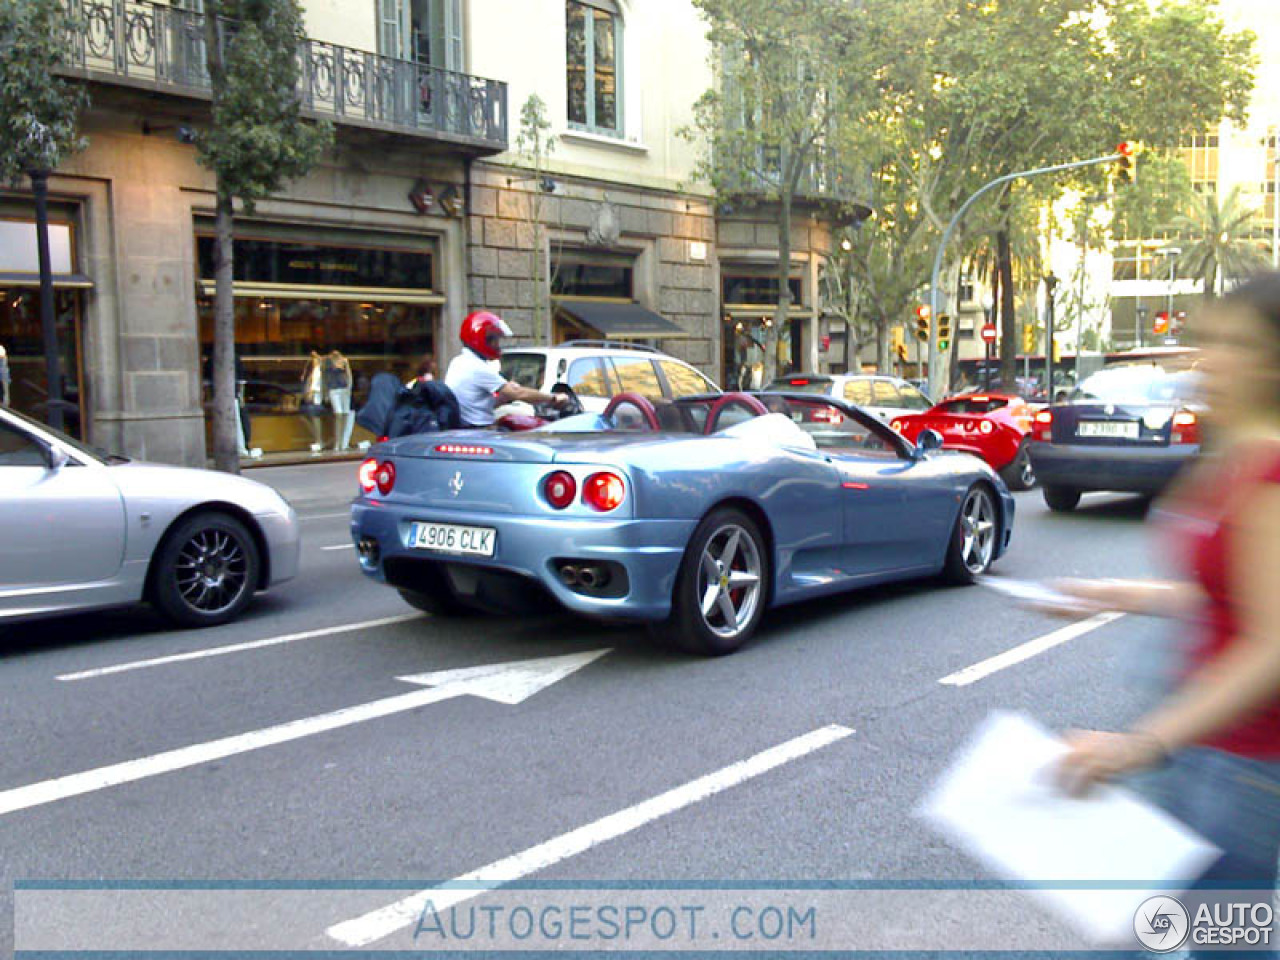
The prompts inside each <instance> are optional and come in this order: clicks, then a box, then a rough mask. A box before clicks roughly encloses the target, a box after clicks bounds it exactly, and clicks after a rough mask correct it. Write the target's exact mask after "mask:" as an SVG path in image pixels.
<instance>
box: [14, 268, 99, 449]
mask: <svg viewBox="0 0 1280 960" xmlns="http://www.w3.org/2000/svg"><path fill="white" fill-rule="evenodd" d="M80 302H81V295H80V294H79V293H78V292H77V291H74V290H56V291H55V292H54V316H55V326H56V330H57V335H58V350H59V354H60V357H59V359H60V365H61V368H62V395H63V399H64V400H65V401H66V403H67V404H68V405H67V406H66V407H65V408H64V410H63V418H64V423H63V429H64V430H65V431H66V432H67V433H68V434H70V435H71V436H73V437H76V438H83V436H84V433H83V423H82V417H81V411H82V409H83V407H82V399H83V398H82V396H81V390H80V383H81V379H80V323H79V320H80ZM0 353H2V354H3V359H0V403H3V404H4V405H5V406H7V407H12V408H13V409H14V410H17V411H19V412H20V413H25V414H27V415H28V416H30V417H33V418H35V419H36V420H41V421H43V420H44V419H45V417H46V414H47V412H48V404H47V400H48V381H47V378H46V375H45V362H44V341H43V339H42V331H41V327H40V291H39V290H37V289H33V288H30V287H12V288H8V289H6V288H0Z"/></svg>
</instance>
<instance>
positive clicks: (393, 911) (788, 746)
mask: <svg viewBox="0 0 1280 960" xmlns="http://www.w3.org/2000/svg"><path fill="white" fill-rule="evenodd" d="M852 733H853V730H852V729H850V728H849V727H842V726H839V725H835V724H833V725H831V726H826V727H820V728H819V729H817V730H813V731H811V732H810V733H806V734H804V735H803V736H800V737H796V738H795V739H794V740H788V741H787V742H786V743H781V744H779V745H778V746H776V747H770V748H769V749H768V750H765V751H763V752H761V753H757V754H756V755H755V756H753V757H748V758H747V759H746V760H739V761H738V762H737V763H734V764H731V765H730V766H727V767H725V768H723V769H721V770H717V771H716V772H715V773H709V774H707V775H706V776H703V777H699V778H698V779H697V780H692V781H690V782H689V783H686V784H684V785H682V786H679V787H675V788H674V789H672V790H668V791H667V792H666V793H662V794H659V795H658V796H656V797H652V798H650V799H648V800H645V801H643V802H641V803H638V804H636V805H635V806H632V807H627V808H626V809H624V810H619V811H618V812H617V813H611V814H609V815H608V816H606V817H602V818H600V819H599V820H596V821H594V822H592V823H588V824H586V825H585V826H582V827H578V828H577V829H576V830H571V831H569V832H568V833H565V834H561V835H560V836H558V837H555V838H553V839H551V840H547V841H546V842H544V843H540V844H538V845H537V846H534V847H530V848H529V849H528V850H524V851H522V852H520V853H517V854H514V855H512V856H510V857H506V858H505V859H502V860H498V861H495V862H494V863H491V864H489V865H488V866H484V867H481V868H480V869H478V870H475V871H472V872H471V873H468V874H464V875H463V876H461V877H457V878H455V879H453V880H451V881H449V883H447V884H445V885H444V886H443V887H439V888H434V889H431V890H421V891H419V892H418V893H415V894H412V895H410V896H408V897H405V898H404V899H402V900H398V901H396V902H395V903H392V904H390V905H389V906H386V907H382V908H381V909H378V910H373V911H371V912H369V913H366V914H364V915H362V916H359V917H356V918H355V919H353V920H345V921H343V922H341V923H336V924H334V925H333V926H331V927H329V929H328V930H326V931H325V933H327V934H328V935H329V936H330V937H331V938H333V939H334V940H337V941H339V942H340V943H344V944H347V945H348V946H352V947H363V946H366V945H368V944H370V943H374V942H375V941H378V940H381V939H383V938H384V937H387V936H389V935H391V934H393V933H395V932H396V931H397V930H399V929H401V928H403V927H407V926H408V925H409V924H411V923H413V922H414V921H416V920H417V919H418V917H419V916H420V915H421V914H422V909H423V907H424V906H425V905H426V902H427V901H428V900H430V901H432V903H433V904H434V906H435V908H436V909H437V910H444V909H446V908H448V907H451V906H453V905H454V904H457V903H461V902H463V901H465V900H470V899H471V898H473V897H478V896H480V895H482V894H483V893H484V891H485V889H494V888H496V887H501V886H504V885H506V884H508V883H513V882H515V881H516V880H519V879H521V878H522V877H526V876H528V875H529V874H532V873H537V872H538V871H539V870H544V869H546V868H547V867H549V866H551V865H552V864H555V863H559V862H560V861H561V860H567V859H568V858H569V857H573V856H576V855H577V854H579V853H583V852H585V851H587V850H589V849H591V848H592V847H594V846H598V845H599V844H601V843H604V842H605V841H607V840H613V839H614V838H616V837H620V836H622V835H623V834H625V833H630V832H631V831H632V830H635V829H637V828H638V827H642V826H644V825H645V824H646V823H649V822H651V821H653V820H657V819H658V818H659V817H664V816H666V815H667V814H669V813H674V812H675V811H677V810H680V809H683V808H684V807H688V806H691V805H692V804H695V803H697V802H698V801H700V800H706V799H707V798H708V797H712V796H714V795H715V794H717V793H720V792H721V791H722V790H727V789H729V788H730V787H733V786H737V785H738V784H740V783H743V782H745V781H747V780H750V779H752V778H753V777H758V776H760V775H761V774H763V773H767V772H768V771H770V770H773V769H774V768H776V767H780V766H782V765H783V764H785V763H788V762H790V761H792V760H796V759H799V758H800V757H803V756H805V755H806V754H809V753H813V752H814V751H815V750H821V749H822V748H823V747H825V746H829V745H830V744H832V743H835V742H836V741H838V740H843V739H844V738H845V737H847V736H850V735H851V734H852ZM468 887H469V888H471V889H467V888H468ZM477 888H482V889H477Z"/></svg>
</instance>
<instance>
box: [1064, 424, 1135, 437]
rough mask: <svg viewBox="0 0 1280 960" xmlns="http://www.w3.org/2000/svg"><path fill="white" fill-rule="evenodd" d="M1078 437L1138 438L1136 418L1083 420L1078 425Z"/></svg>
mask: <svg viewBox="0 0 1280 960" xmlns="http://www.w3.org/2000/svg"><path fill="white" fill-rule="evenodd" d="M1076 436H1077V437H1120V438H1122V439H1125V440H1137V439H1138V421H1136V420H1081V421H1080V422H1079V423H1078V424H1077V425H1076Z"/></svg>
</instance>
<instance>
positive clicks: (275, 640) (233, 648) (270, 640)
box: [58, 613, 422, 680]
mask: <svg viewBox="0 0 1280 960" xmlns="http://www.w3.org/2000/svg"><path fill="white" fill-rule="evenodd" d="M421 616H422V614H420V613H402V614H397V615H396V616H394V617H382V618H381V619H379V620H365V621H364V622H363V623H343V624H340V625H338V626H336V627H323V628H321V629H319V630H306V631H304V632H302V633H286V634H284V635H283V636H279V637H266V638H265V639H262V640H248V641H246V642H244V643H232V644H228V645H226V646H222V647H209V648H207V649H204V650H192V651H190V652H189V653H175V654H172V655H170V656H167V657H155V658H154V659H151V660H133V661H131V662H128V663H117V664H115V665H114V666H110V667H98V668H97V669H94V670H81V671H79V672H78V673H64V674H62V675H61V676H59V677H58V679H59V680H90V679H92V678H94V677H105V676H109V675H111V674H113V673H128V672H129V671H130V670H145V669H146V668H148V667H159V666H163V665H165V664H169V663H185V662H186V661H188V660H203V659H205V658H206V657H221V656H225V655H226V654H228V653H242V652H244V651H245V650H258V649H261V648H262V647H277V646H279V645H280V644H282V643H293V642H294V641H296V640H312V639H315V638H316V637H329V636H333V635H334V634H336V633H351V632H352V631H354V630H371V629H373V628H374V627H385V626H388V625H389V624H393V623H404V622H405V621H406V620H417V619H419V618H420V617H421Z"/></svg>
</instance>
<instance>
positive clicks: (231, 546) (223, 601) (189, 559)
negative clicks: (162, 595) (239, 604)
mask: <svg viewBox="0 0 1280 960" xmlns="http://www.w3.org/2000/svg"><path fill="white" fill-rule="evenodd" d="M173 576H174V583H175V585H176V586H177V588H178V595H179V596H180V597H182V600H183V602H184V603H186V604H187V605H188V606H189V607H191V609H193V610H198V611H199V612H200V613H202V614H209V615H217V614H220V613H222V612H223V611H225V610H228V609H230V608H231V607H232V606H234V605H235V603H236V601H237V600H239V599H240V597H241V595H242V594H243V593H244V592H245V590H246V589H248V584H249V561H248V558H247V557H246V555H245V550H244V547H243V546H242V545H241V543H240V542H239V540H238V539H237V538H236V537H235V536H233V535H232V534H231V532H230V531H228V530H225V529H219V528H216V527H213V528H207V529H204V530H199V531H197V532H196V533H195V534H194V535H193V536H191V537H190V538H189V539H188V540H187V542H186V543H184V544H183V545H182V547H181V548H180V549H179V550H178V558H177V562H176V563H175V564H174V569H173Z"/></svg>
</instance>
